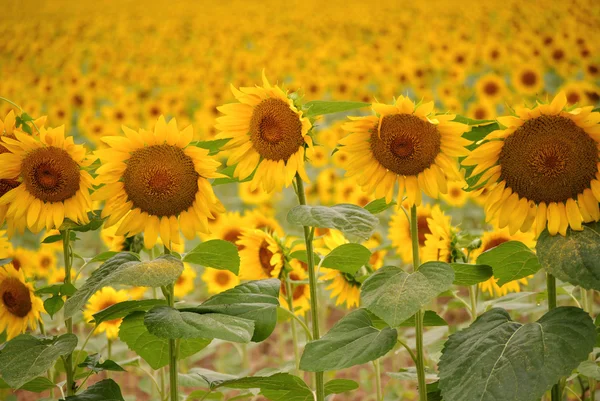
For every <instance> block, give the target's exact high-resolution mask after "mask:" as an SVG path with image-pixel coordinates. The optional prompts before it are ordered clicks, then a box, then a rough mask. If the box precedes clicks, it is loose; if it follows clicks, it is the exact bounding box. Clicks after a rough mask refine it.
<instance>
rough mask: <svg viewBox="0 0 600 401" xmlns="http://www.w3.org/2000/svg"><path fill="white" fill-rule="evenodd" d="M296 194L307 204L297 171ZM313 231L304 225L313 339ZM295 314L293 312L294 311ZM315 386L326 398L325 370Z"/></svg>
mask: <svg viewBox="0 0 600 401" xmlns="http://www.w3.org/2000/svg"><path fill="white" fill-rule="evenodd" d="M296 188H297V190H296V194H297V195H298V203H299V204H300V205H306V195H305V194H304V183H303V182H302V178H300V175H298V173H296ZM313 233H314V231H312V230H311V229H310V227H308V226H304V242H305V243H306V257H307V259H308V263H307V266H308V279H309V287H310V313H311V321H312V332H313V339H315V340H318V339H319V338H320V332H319V303H318V299H317V275H316V272H315V254H314V251H313V242H312V240H313ZM292 314H293V313H292ZM315 388H316V394H317V401H324V400H325V383H324V379H323V372H315Z"/></svg>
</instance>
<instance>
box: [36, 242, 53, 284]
mask: <svg viewBox="0 0 600 401" xmlns="http://www.w3.org/2000/svg"><path fill="white" fill-rule="evenodd" d="M55 267H56V253H55V252H54V249H53V248H47V247H41V248H40V249H38V250H37V252H35V255H34V260H33V269H32V270H33V271H32V273H33V276H34V277H36V278H40V277H48V274H49V273H50V270H51V269H53V268H55Z"/></svg>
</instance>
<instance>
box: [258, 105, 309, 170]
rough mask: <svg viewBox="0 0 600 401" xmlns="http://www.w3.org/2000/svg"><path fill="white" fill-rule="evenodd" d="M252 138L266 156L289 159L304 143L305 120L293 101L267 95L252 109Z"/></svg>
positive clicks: (259, 151) (259, 150)
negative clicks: (301, 117)
mask: <svg viewBox="0 0 600 401" xmlns="http://www.w3.org/2000/svg"><path fill="white" fill-rule="evenodd" d="M250 140H251V141H252V144H253V146H254V149H255V150H256V151H257V152H258V153H259V154H260V155H261V156H262V157H264V158H265V159H269V160H284V161H287V159H289V158H290V156H291V155H293V154H294V153H296V152H297V151H298V149H299V148H300V146H302V145H303V144H304V138H303V137H302V123H301V121H300V118H299V117H298V115H297V114H296V113H295V112H294V111H293V110H292V109H291V108H290V105H289V104H287V103H286V102H284V101H283V100H281V99H273V98H270V99H266V100H263V101H262V102H261V103H259V104H258V105H257V106H256V107H255V108H254V112H253V113H252V118H251V119H250Z"/></svg>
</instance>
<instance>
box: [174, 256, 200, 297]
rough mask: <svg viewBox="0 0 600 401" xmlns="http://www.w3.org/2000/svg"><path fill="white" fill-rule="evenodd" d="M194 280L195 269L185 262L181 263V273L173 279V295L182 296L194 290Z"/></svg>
mask: <svg viewBox="0 0 600 401" xmlns="http://www.w3.org/2000/svg"><path fill="white" fill-rule="evenodd" d="M195 280H196V270H194V268H193V267H192V266H190V265H189V264H187V263H184V264H183V273H181V276H179V278H178V279H177V281H175V296H176V297H177V298H183V297H185V296H186V295H187V294H189V293H190V292H192V291H194V288H195V285H194V281H195Z"/></svg>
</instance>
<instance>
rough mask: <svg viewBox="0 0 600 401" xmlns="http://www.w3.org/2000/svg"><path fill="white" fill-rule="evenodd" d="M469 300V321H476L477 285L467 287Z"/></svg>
mask: <svg viewBox="0 0 600 401" xmlns="http://www.w3.org/2000/svg"><path fill="white" fill-rule="evenodd" d="M469 298H470V299H471V319H472V320H473V321H475V319H477V284H475V285H470V286H469Z"/></svg>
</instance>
